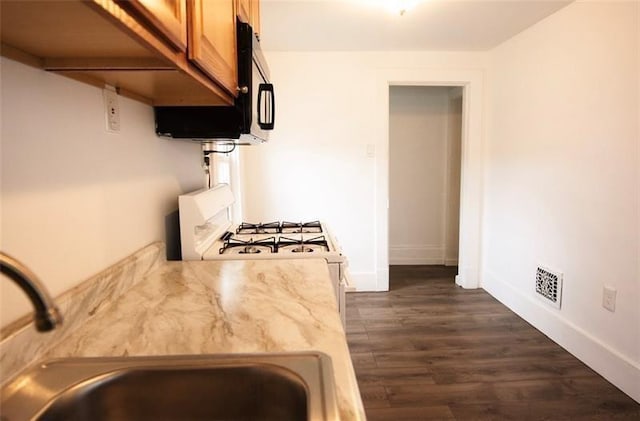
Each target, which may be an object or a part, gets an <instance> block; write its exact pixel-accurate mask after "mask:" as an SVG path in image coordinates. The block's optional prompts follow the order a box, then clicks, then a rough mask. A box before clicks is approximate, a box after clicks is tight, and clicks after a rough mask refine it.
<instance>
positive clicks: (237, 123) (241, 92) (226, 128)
mask: <svg viewBox="0 0 640 421" xmlns="http://www.w3.org/2000/svg"><path fill="white" fill-rule="evenodd" d="M236 28H237V43H238V48H237V51H238V97H237V98H236V99H235V102H234V105H233V106H190V107H182V106H170V107H164V106H163V107H154V114H155V121H156V133H157V134H158V135H159V136H165V137H171V138H174V139H193V140H197V141H232V142H233V143H235V144H239V145H247V144H256V143H262V142H266V141H267V140H268V139H269V131H270V130H273V128H274V123H275V96H274V92H273V84H271V83H270V81H269V68H268V67H267V63H266V61H265V59H264V56H263V55H262V51H261V50H260V42H259V40H258V38H257V37H256V35H255V33H254V32H253V28H251V26H250V25H248V24H246V23H242V22H240V21H238V22H237V27H236Z"/></svg>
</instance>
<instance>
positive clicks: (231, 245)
mask: <svg viewBox="0 0 640 421" xmlns="http://www.w3.org/2000/svg"><path fill="white" fill-rule="evenodd" d="M238 249H239V250H238ZM235 250H237V252H238V254H258V253H262V252H263V251H265V252H267V253H276V252H277V251H278V245H277V243H276V238H275V237H269V238H263V239H261V240H255V241H254V240H253V238H252V239H250V240H248V241H243V240H239V239H237V238H229V239H228V240H226V241H225V242H224V244H223V246H222V247H221V248H220V250H219V254H224V253H230V252H233V251H235Z"/></svg>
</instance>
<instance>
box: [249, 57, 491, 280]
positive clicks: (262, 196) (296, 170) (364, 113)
mask: <svg viewBox="0 0 640 421" xmlns="http://www.w3.org/2000/svg"><path fill="white" fill-rule="evenodd" d="M266 56H267V60H268V62H269V67H270V68H271V73H272V78H273V82H274V84H275V87H276V90H277V92H276V98H277V112H278V114H277V116H276V128H275V131H274V132H273V133H272V136H271V137H270V141H269V143H267V144H265V145H260V146H259V147H255V148H245V149H243V150H242V151H241V152H242V166H243V191H244V194H243V206H244V216H245V219H247V220H256V221H268V220H272V219H273V220H277V219H293V220H306V219H316V218H317V219H322V220H324V221H326V222H327V223H328V224H329V225H330V226H331V227H332V229H333V231H334V233H335V234H336V235H337V236H338V237H339V240H340V243H341V245H342V246H343V248H344V251H345V254H346V255H347V256H348V258H349V262H350V270H351V272H352V274H353V275H354V281H355V282H356V285H357V287H358V288H359V289H361V290H365V289H375V286H376V274H377V272H378V271H384V270H387V264H388V261H387V259H386V256H385V257H384V258H380V257H379V256H378V255H377V250H378V248H377V247H378V246H379V243H380V242H381V241H383V240H382V239H381V238H380V233H379V232H378V231H377V230H378V226H379V225H380V224H381V223H382V222H380V221H379V218H381V213H380V211H379V207H380V201H381V200H383V199H381V198H380V197H378V196H377V195H379V194H380V192H378V191H377V187H378V186H377V184H378V179H377V177H378V175H379V174H380V173H384V172H385V171H386V168H383V167H382V165H385V164H381V163H386V162H387V160H386V159H387V155H388V150H387V144H386V142H387V135H388V131H387V130H386V122H383V121H381V120H380V116H381V115H383V116H385V117H386V115H385V114H386V113H385V112H384V110H385V109H386V107H388V100H386V98H385V99H384V100H383V99H382V98H383V95H384V93H383V92H380V86H381V80H383V79H382V78H383V76H386V71H388V70H392V71H393V70H395V69H400V70H402V71H404V70H407V71H408V72H412V71H414V70H415V71H416V72H417V74H421V72H422V71H423V70H424V69H440V70H441V71H442V72H443V73H447V72H448V70H449V69H453V72H454V73H455V70H456V69H482V68H484V67H485V65H486V54H484V53H420V52H406V53H405V52H402V53H401V52H395V53H377V52H372V53H366V52H345V53H342V52H341V53H337V52H267V53H266ZM383 83H384V81H383ZM387 91H388V88H387ZM387 93H388V92H387ZM368 152H373V154H374V155H375V156H369V154H368ZM303 186H304V187H303ZM385 218H386V215H385ZM384 240H386V239H384ZM384 251H385V253H386V251H387V247H386V245H385V248H384Z"/></svg>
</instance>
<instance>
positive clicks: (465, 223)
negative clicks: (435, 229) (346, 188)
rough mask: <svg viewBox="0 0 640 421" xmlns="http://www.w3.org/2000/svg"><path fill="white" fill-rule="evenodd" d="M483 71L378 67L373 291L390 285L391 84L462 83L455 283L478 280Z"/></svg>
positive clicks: (468, 285) (472, 285)
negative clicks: (456, 271) (374, 283)
mask: <svg viewBox="0 0 640 421" xmlns="http://www.w3.org/2000/svg"><path fill="white" fill-rule="evenodd" d="M484 79H485V77H484V71H483V70H482V69H477V68H475V69H474V68H461V69H445V68H383V69H378V73H377V81H376V86H377V89H378V92H377V98H378V102H377V103H378V104H380V106H379V109H378V113H379V114H378V116H377V117H378V118H377V119H376V120H375V121H377V122H378V124H377V129H378V130H379V132H378V133H381V135H380V136H379V137H378V145H377V148H376V149H377V150H378V153H377V154H376V165H375V167H376V176H375V181H376V187H375V196H376V197H375V207H376V212H375V215H376V218H375V227H376V233H375V238H376V240H375V243H376V247H375V250H376V256H375V261H376V287H375V290H376V291H388V290H389V88H390V87H391V86H452V87H454V86H460V87H462V88H463V104H462V151H461V160H462V162H461V166H460V167H461V176H460V239H459V247H460V249H459V254H458V275H457V276H456V284H457V285H460V286H461V287H463V288H478V287H479V286H480V283H481V279H480V274H481V246H482V197H483V182H482V180H483V166H484V162H483V161H484V154H483V137H484V136H483V135H484V125H483V104H484Z"/></svg>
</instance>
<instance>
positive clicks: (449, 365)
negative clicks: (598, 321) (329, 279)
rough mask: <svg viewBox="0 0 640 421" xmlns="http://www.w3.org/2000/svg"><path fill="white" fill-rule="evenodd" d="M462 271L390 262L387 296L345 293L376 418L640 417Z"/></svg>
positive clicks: (365, 394) (363, 388)
mask: <svg viewBox="0 0 640 421" xmlns="http://www.w3.org/2000/svg"><path fill="white" fill-rule="evenodd" d="M455 272H456V268H452V267H444V266H392V267H391V270H390V289H391V290H390V291H389V292H382V293H352V294H348V295H347V339H348V342H349V348H350V350H351V356H352V359H353V362H354V367H355V370H356V376H357V378H358V384H359V386H360V392H361V394H362V399H363V402H364V406H365V410H366V413H367V418H368V419H369V420H370V421H376V420H394V421H396V420H397V421H400V420H426V419H435V420H448V419H450V420H454V419H455V420H543V419H544V420H634V421H637V420H640V404H638V403H636V402H635V401H634V400H633V399H631V398H629V397H628V396H627V395H625V394H624V393H622V392H621V391H619V390H618V389H617V388H616V387H614V386H613V385H611V384H610V383H609V382H607V381H606V380H604V379H603V378H602V377H601V376H599V375H598V374H597V373H595V372H594V371H593V370H591V369H590V368H588V367H587V366H586V365H584V364H583V363H581V362H580V361H579V360H578V359H576V358H575V357H573V356H572V355H571V354H569V353H568V352H567V351H565V350H564V349H562V348H561V347H560V346H559V345H557V344H556V343H555V342H553V341H551V340H550V339H549V338H547V337H546V336H544V335H543V334H542V333H540V332H539V331H537V330H536V329H534V328H533V327H532V326H531V325H529V324H528V323H527V322H525V321H524V320H523V319H521V318H520V317H518V316H517V315H516V314H515V313H513V312H512V311H510V310H509V309H508V308H506V307H505V306H503V305H502V304H500V303H499V302H498V301H497V300H495V299H494V298H493V297H491V296H490V295H489V294H487V293H486V292H485V291H484V290H482V289H477V290H464V289H462V288H459V287H457V286H455V284H454V281H453V277H454V275H455Z"/></svg>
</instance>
